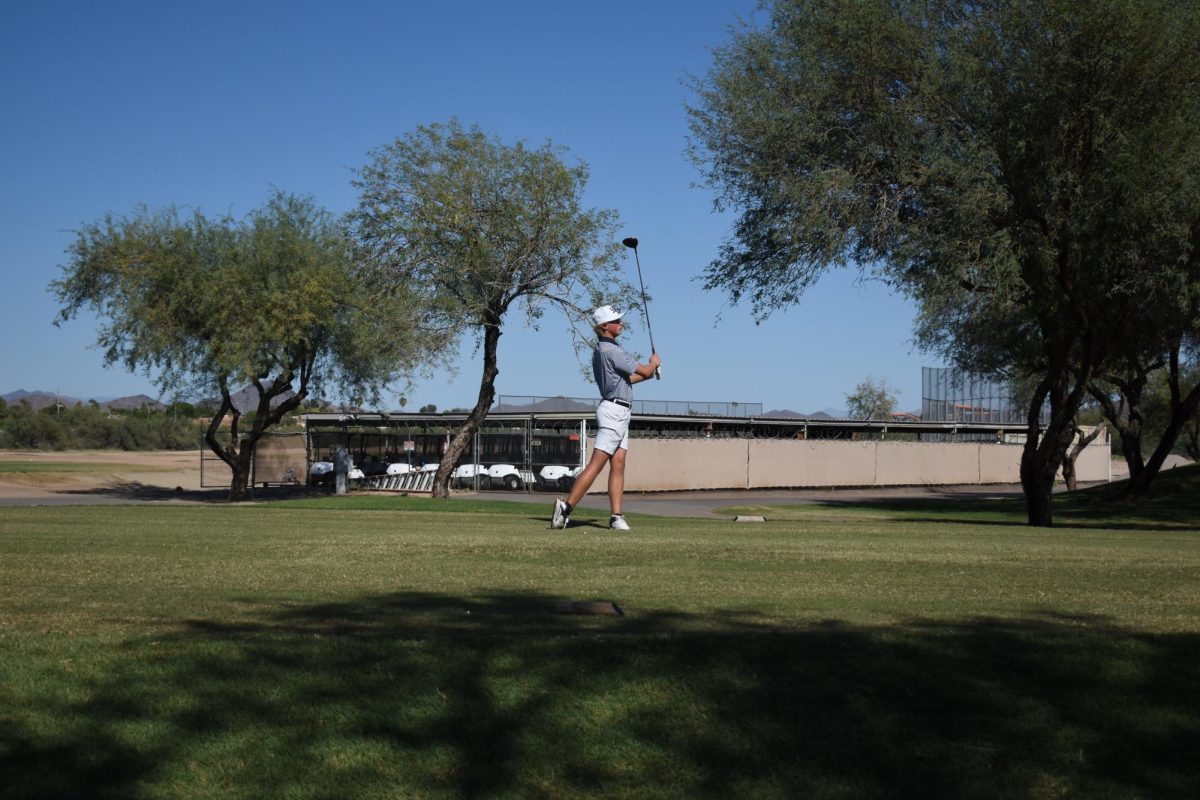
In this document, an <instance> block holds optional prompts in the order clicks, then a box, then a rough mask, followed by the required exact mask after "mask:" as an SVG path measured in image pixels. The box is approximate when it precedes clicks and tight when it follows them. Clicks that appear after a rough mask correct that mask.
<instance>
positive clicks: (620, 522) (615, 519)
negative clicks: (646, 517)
mask: <svg viewBox="0 0 1200 800" xmlns="http://www.w3.org/2000/svg"><path fill="white" fill-rule="evenodd" d="M608 527H610V528H612V529H613V530H614V531H627V530H629V523H628V522H626V521H625V515H624V514H613V515H612V516H611V517H609V518H608Z"/></svg>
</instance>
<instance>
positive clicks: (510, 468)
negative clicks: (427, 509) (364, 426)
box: [308, 461, 581, 491]
mask: <svg viewBox="0 0 1200 800" xmlns="http://www.w3.org/2000/svg"><path fill="white" fill-rule="evenodd" d="M437 468H438V465H437V464H422V465H414V464H406V463H403V462H400V463H392V464H388V463H386V462H383V461H364V462H363V463H362V465H361V466H360V465H359V464H357V463H355V464H353V465H352V466H351V469H350V473H349V478H350V482H351V483H352V484H353V483H355V482H357V481H362V480H364V479H366V478H369V477H374V476H378V475H405V474H408V473H410V472H436V471H437ZM580 470H581V467H567V466H561V465H558V464H548V465H546V466H544V467H542V468H541V469H539V470H538V471H537V472H534V471H533V470H528V469H519V468H518V467H517V466H515V465H513V464H492V465H491V466H485V465H483V464H462V465H460V466H458V467H456V468H455V470H454V472H453V473H452V474H451V476H450V485H451V486H452V487H454V488H456V489H470V488H474V487H475V486H476V482H477V481H478V487H479V488H480V489H510V490H513V491H517V490H521V489H524V488H525V487H527V486H528V487H529V488H531V489H534V490H537V491H566V490H568V489H570V488H571V485H572V484H573V483H574V482H575V476H576V475H578V474H579V472H580ZM308 474H309V484H310V485H312V486H327V485H330V484H332V483H333V479H334V466H333V462H332V461H314V462H313V465H312V467H310V468H309V473H308Z"/></svg>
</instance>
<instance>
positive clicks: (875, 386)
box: [846, 376, 896, 419]
mask: <svg viewBox="0 0 1200 800" xmlns="http://www.w3.org/2000/svg"><path fill="white" fill-rule="evenodd" d="M895 410H896V390H895V389H893V388H892V387H891V386H890V385H889V384H888V382H887V380H886V379H884V378H876V377H873V376H868V377H867V378H866V380H864V381H863V382H862V383H860V384H858V386H855V387H854V391H853V392H851V393H850V394H848V395H846V412H847V413H848V414H849V415H850V418H851V419H888V418H889V417H890V416H891V413H892V412H893V411H895Z"/></svg>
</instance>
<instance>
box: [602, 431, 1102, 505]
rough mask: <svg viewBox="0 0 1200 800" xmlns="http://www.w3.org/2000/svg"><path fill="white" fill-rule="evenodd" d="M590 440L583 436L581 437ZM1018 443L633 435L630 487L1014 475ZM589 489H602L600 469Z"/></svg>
mask: <svg viewBox="0 0 1200 800" xmlns="http://www.w3.org/2000/svg"><path fill="white" fill-rule="evenodd" d="M589 447H590V442H589ZM1109 447H1110V445H1109V442H1108V441H1107V440H1105V441H1103V442H1099V441H1098V442H1093V443H1092V444H1091V445H1089V446H1088V447H1087V449H1085V450H1084V451H1083V453H1081V454H1080V456H1079V458H1078V460H1077V461H1076V473H1077V475H1078V476H1079V480H1080V481H1081V482H1085V483H1086V482H1093V481H1107V480H1109V479H1110V477H1111V467H1110V451H1109ZM1021 449H1022V448H1021V447H1019V446H1016V445H1005V444H990V443H988V444H984V443H967V444H946V443H926V442H888V441H878V440H875V441H837V440H807V441H805V440H794V439H793V440H788V439H711V440H709V439H633V440H632V441H631V443H630V454H629V460H628V462H627V464H626V469H625V489H626V491H631V492H653V491H671V490H682V489H768V488H777V487H805V486H811V487H827V486H829V487H836V486H936V485H950V484H992V483H1020V480H1021V476H1020V462H1021ZM591 491H592V492H606V491H608V474H607V470H605V471H604V472H602V473H601V474H600V476H599V477H598V478H597V479H596V482H595V483H593V484H592V488H591Z"/></svg>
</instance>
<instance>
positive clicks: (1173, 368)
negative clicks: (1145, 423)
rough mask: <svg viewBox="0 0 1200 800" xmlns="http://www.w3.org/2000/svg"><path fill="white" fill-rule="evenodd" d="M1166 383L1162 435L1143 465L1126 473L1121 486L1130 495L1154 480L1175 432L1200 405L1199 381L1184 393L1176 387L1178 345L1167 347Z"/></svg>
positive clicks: (1137, 494)
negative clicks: (1138, 470)
mask: <svg viewBox="0 0 1200 800" xmlns="http://www.w3.org/2000/svg"><path fill="white" fill-rule="evenodd" d="M1167 383H1168V385H1169V386H1170V389H1171V418H1170V420H1169V421H1168V422H1167V427H1166V429H1165V430H1164V431H1163V433H1162V438H1161V439H1159V440H1158V446H1157V447H1155V448H1154V452H1153V453H1152V454H1151V456H1150V460H1149V461H1147V462H1146V466H1145V468H1144V469H1142V471H1141V473H1140V474H1139V475H1137V476H1133V475H1130V478H1129V485H1128V486H1126V488H1125V494H1126V495H1128V496H1130V497H1143V496H1145V495H1146V493H1147V492H1148V491H1149V489H1150V482H1151V481H1152V480H1154V476H1155V475H1157V474H1158V471H1159V470H1160V469H1162V465H1163V462H1164V461H1166V460H1167V456H1168V455H1170V454H1171V450H1173V449H1174V448H1175V442H1177V441H1178V440H1179V433H1180V431H1182V430H1183V426H1184V425H1185V424H1187V421H1188V420H1190V419H1191V418H1192V417H1193V416H1195V414H1196V409H1197V407H1198V406H1200V384H1198V385H1196V386H1193V387H1192V390H1191V391H1190V392H1188V394H1187V396H1186V397H1184V396H1183V390H1182V388H1181V387H1180V373H1179V347H1178V346H1175V347H1174V348H1172V350H1171V361H1170V369H1169V372H1168V373H1167Z"/></svg>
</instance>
